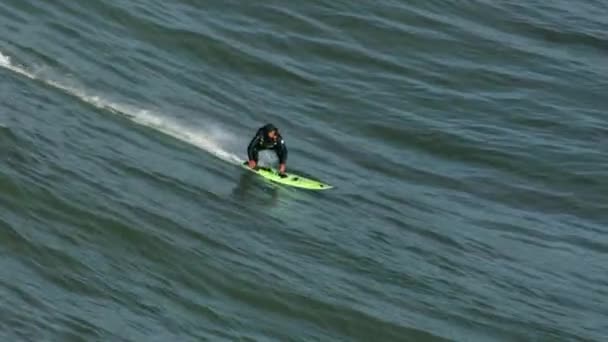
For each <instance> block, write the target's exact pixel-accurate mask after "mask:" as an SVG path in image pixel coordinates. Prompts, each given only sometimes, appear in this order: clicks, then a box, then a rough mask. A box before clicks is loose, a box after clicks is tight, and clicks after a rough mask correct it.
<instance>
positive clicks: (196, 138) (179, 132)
mask: <svg viewBox="0 0 608 342" xmlns="http://www.w3.org/2000/svg"><path fill="white" fill-rule="evenodd" d="M0 66H1V67H3V68H5V69H8V70H11V71H13V72H15V73H17V74H20V75H22V76H25V77H27V78H30V79H33V80H37V81H40V82H44V83H46V84H47V85H50V86H52V87H55V88H57V89H60V90H62V91H64V92H66V93H68V94H70V95H73V96H75V97H78V98H79V99H81V100H82V101H84V102H87V103H89V104H91V105H93V106H95V107H98V108H102V109H108V110H110V111H111V112H113V113H117V114H121V115H123V116H126V117H128V118H129V119H131V120H132V121H133V122H136V123H138V124H140V125H143V126H147V127H150V128H154V129H156V130H158V131H160V132H163V133H165V134H167V135H170V136H172V137H174V138H177V139H180V140H182V141H184V142H187V143H189V144H192V145H194V146H197V147H199V148H201V149H203V150H205V151H207V152H209V153H211V154H213V155H215V156H216V157H218V158H220V159H222V160H224V161H227V162H230V163H240V162H241V161H242V160H243V158H240V157H239V156H238V155H236V154H234V153H231V152H229V151H227V150H225V149H223V148H222V147H221V144H220V142H219V141H218V139H217V138H214V137H213V132H203V131H200V130H197V129H194V128H190V127H187V126H186V125H184V124H181V123H180V122H178V121H177V120H175V119H172V118H168V117H163V116H162V115H160V114H158V113H154V112H153V111H149V110H146V109H141V108H137V107H135V106H131V105H125V104H120V103H115V102H112V101H110V100H107V99H104V98H103V97H100V96H96V95H89V94H87V93H86V92H85V91H84V90H82V89H78V88H77V87H73V86H69V85H67V84H64V83H60V82H57V81H55V80H52V79H49V78H47V77H42V76H39V75H37V74H36V73H33V72H31V71H29V70H27V69H26V68H25V67H23V66H20V65H18V64H15V63H13V62H12V61H11V59H10V57H8V56H6V55H4V54H2V52H0ZM223 135H224V136H226V131H224V134H223Z"/></svg>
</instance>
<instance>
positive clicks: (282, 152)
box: [274, 139, 287, 173]
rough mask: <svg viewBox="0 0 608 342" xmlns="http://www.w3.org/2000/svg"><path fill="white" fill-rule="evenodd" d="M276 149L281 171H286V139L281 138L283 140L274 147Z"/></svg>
mask: <svg viewBox="0 0 608 342" xmlns="http://www.w3.org/2000/svg"><path fill="white" fill-rule="evenodd" d="M274 151H275V152H276V154H277V157H278V158H279V172H280V173H284V172H285V164H286V163H287V145H285V141H284V140H283V139H281V141H280V142H279V143H278V144H277V146H276V147H275V148H274Z"/></svg>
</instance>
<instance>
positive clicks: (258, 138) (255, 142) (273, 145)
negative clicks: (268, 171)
mask: <svg viewBox="0 0 608 342" xmlns="http://www.w3.org/2000/svg"><path fill="white" fill-rule="evenodd" d="M272 130H276V127H274V126H272V125H270V124H268V125H265V126H264V127H262V128H260V129H258V131H257V133H256V134H255V137H253V139H251V142H250V143H249V146H247V156H248V157H249V160H255V162H256V163H257V162H258V152H259V151H261V150H274V152H275V153H276V154H277V157H278V158H279V163H280V164H285V162H286V161H287V146H285V141H284V140H283V137H281V135H280V134H279V132H278V130H276V140H272V139H270V138H269V137H268V132H269V131H272Z"/></svg>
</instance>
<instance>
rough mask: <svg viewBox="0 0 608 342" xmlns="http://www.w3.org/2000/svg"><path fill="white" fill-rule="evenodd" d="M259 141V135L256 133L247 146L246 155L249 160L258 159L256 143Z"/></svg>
mask: <svg viewBox="0 0 608 342" xmlns="http://www.w3.org/2000/svg"><path fill="white" fill-rule="evenodd" d="M259 142H260V136H259V135H258V134H256V136H255V137H253V139H251V141H250V142H249V146H247V157H248V158H249V160H253V161H255V162H256V163H257V161H258V143H259Z"/></svg>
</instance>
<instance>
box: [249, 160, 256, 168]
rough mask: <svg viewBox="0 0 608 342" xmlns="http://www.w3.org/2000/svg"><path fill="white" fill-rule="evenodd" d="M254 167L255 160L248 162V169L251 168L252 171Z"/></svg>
mask: <svg viewBox="0 0 608 342" xmlns="http://www.w3.org/2000/svg"><path fill="white" fill-rule="evenodd" d="M255 165H256V162H255V160H250V161H249V167H250V168H252V169H253V168H255Z"/></svg>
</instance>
